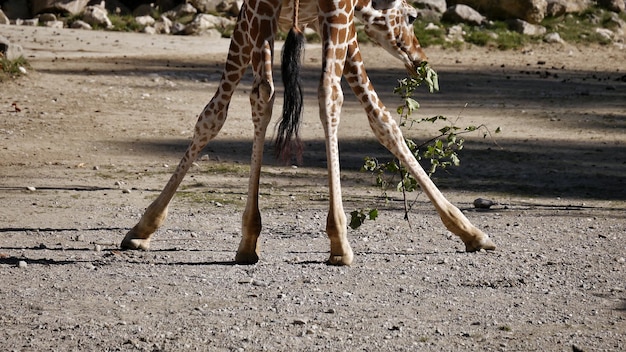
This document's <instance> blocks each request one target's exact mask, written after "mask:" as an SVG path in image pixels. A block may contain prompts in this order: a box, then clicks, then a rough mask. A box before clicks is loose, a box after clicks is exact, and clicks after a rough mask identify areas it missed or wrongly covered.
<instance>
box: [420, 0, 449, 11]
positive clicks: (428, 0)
mask: <svg viewBox="0 0 626 352" xmlns="http://www.w3.org/2000/svg"><path fill="white" fill-rule="evenodd" d="M413 6H415V7H416V8H417V9H425V10H433V11H436V12H439V13H444V12H445V11H446V9H447V8H448V5H446V0H415V1H413Z"/></svg>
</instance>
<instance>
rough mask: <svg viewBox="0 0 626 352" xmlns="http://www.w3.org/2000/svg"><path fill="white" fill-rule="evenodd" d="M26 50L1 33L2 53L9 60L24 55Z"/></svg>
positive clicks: (0, 48)
mask: <svg viewBox="0 0 626 352" xmlns="http://www.w3.org/2000/svg"><path fill="white" fill-rule="evenodd" d="M23 53H24V51H23V50H22V47H21V46H20V45H17V44H13V43H11V42H9V40H8V39H7V38H5V37H3V36H1V35H0V54H2V56H4V57H5V58H7V59H9V60H15V59H17V58H19V57H20V56H22V54H23Z"/></svg>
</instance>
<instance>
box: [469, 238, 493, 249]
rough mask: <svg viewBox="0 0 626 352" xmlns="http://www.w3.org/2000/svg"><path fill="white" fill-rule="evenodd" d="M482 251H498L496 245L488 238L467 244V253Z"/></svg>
mask: <svg viewBox="0 0 626 352" xmlns="http://www.w3.org/2000/svg"><path fill="white" fill-rule="evenodd" d="M481 249H484V250H486V251H493V250H495V249H496V245H495V243H493V241H491V239H490V238H489V237H487V236H485V237H483V238H481V239H478V240H474V241H471V242H467V243H465V251H466V252H477V251H479V250H481Z"/></svg>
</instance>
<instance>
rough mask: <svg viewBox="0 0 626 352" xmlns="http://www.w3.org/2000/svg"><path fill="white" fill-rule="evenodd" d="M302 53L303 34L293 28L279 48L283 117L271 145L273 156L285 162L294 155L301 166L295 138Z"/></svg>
mask: <svg viewBox="0 0 626 352" xmlns="http://www.w3.org/2000/svg"><path fill="white" fill-rule="evenodd" d="M303 52H304V34H303V33H302V31H301V30H300V29H298V28H297V27H296V26H293V27H292V28H291V30H290V31H289V34H288V35H287V39H285V45H284V46H283V54H282V62H281V72H282V78H283V85H284V89H285V94H284V103H283V116H282V119H281V121H280V123H279V124H278V134H277V137H276V141H275V143H274V147H275V151H276V156H277V157H278V158H279V159H281V160H283V161H289V160H290V159H291V157H292V156H294V155H295V157H296V160H297V162H298V163H301V162H302V143H301V141H300V137H299V136H298V130H299V127H300V122H301V120H302V105H303V101H302V87H301V83H300V66H301V64H302V53H303Z"/></svg>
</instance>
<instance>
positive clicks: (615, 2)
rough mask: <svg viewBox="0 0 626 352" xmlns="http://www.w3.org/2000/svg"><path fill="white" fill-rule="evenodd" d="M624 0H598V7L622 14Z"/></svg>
mask: <svg viewBox="0 0 626 352" xmlns="http://www.w3.org/2000/svg"><path fill="white" fill-rule="evenodd" d="M624 2H625V1H624V0H598V5H599V6H602V7H604V8H605V9H607V10H609V11H613V12H624V11H625V10H626V4H625V3H624Z"/></svg>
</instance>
